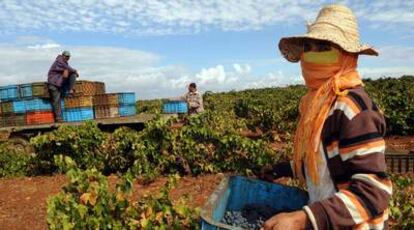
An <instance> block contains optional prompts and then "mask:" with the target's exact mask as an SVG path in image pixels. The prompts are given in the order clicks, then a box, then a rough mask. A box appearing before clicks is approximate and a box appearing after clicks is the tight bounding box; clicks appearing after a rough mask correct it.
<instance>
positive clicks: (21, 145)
mask: <svg viewBox="0 0 414 230" xmlns="http://www.w3.org/2000/svg"><path fill="white" fill-rule="evenodd" d="M8 142H9V144H10V147H11V148H13V149H15V150H18V151H19V152H23V153H25V154H27V155H32V154H34V153H35V151H34V148H33V146H32V145H30V142H29V140H28V139H27V138H25V137H10V138H9V140H8Z"/></svg>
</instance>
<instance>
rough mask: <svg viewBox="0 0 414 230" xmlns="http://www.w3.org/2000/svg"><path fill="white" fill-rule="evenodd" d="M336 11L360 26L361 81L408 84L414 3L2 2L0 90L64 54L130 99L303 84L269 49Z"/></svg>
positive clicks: (32, 77) (413, 69)
mask: <svg viewBox="0 0 414 230" xmlns="http://www.w3.org/2000/svg"><path fill="white" fill-rule="evenodd" d="M329 3H341V4H345V5H347V6H349V7H351V8H352V9H353V10H354V12H355V14H356V15H357V17H358V19H359V24H360V34H361V41H362V42H363V43H369V44H370V45H373V46H374V47H375V48H377V49H378V50H379V52H380V56H379V57H368V56H361V58H360V62H359V66H360V67H359V71H360V73H361V75H362V76H363V77H371V78H378V77H381V76H393V77H397V76H401V75H403V74H414V65H413V63H414V56H413V53H414V32H413V31H414V1H412V0H411V1H398V0H394V1H385V0H384V1H383V0H377V1H357V0H354V1H310V0H308V1H295V0H291V1H277V0H238V1H235V0H229V1H220V0H204V1H190V0H174V1H155V0H137V1H134V0H123V1H120V0H119V1H116V0H95V1H93V0H83V1H81V0H66V1H46V0H37V1H27V0H25V1H18V0H10V1H9V0H0V35H1V36H0V55H1V56H2V58H1V59H0V85H7V84H16V83H24V82H35V81H44V80H45V79H46V74H47V70H48V68H49V66H50V64H51V63H52V62H53V60H54V58H55V57H56V55H57V54H58V53H60V52H61V51H62V50H70V51H71V53H72V59H71V65H72V66H73V67H75V68H77V69H78V70H79V72H80V74H81V79H84V80H99V81H104V82H105V83H106V86H107V91H109V92H121V91H134V92H136V93H137V96H138V98H144V99H146V98H160V97H169V96H173V95H177V94H182V93H184V92H185V88H186V85H187V84H188V83H190V82H192V81H195V82H197V83H198V85H199V88H200V90H201V91H207V90H211V91H227V90H232V89H236V90H238V89H245V88H257V87H269V86H284V85H288V84H296V83H301V82H302V79H301V74H300V69H299V66H298V65H297V64H290V63H288V62H287V61H285V60H284V59H283V58H282V57H281V55H280V53H279V51H278V50H277V49H276V47H277V43H278V41H279V39H280V38H281V37H283V36H291V35H297V34H303V33H304V32H305V30H306V29H305V28H306V26H305V24H306V22H307V21H310V22H312V21H313V20H314V19H315V17H316V15H317V12H318V10H319V9H320V7H321V6H323V5H325V4H329Z"/></svg>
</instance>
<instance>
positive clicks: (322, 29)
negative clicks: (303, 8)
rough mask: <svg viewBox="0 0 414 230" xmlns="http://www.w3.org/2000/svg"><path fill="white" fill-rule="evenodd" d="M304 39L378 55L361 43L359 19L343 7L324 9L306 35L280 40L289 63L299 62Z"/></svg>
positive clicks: (353, 51)
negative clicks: (327, 42)
mask: <svg viewBox="0 0 414 230" xmlns="http://www.w3.org/2000/svg"><path fill="white" fill-rule="evenodd" d="M304 39H316V40H324V41H329V42H332V43H334V44H336V45H338V46H339V47H341V48H342V49H343V50H345V51H347V52H349V53H357V54H366V55H375V56H377V55H378V52H377V51H376V50H375V49H374V48H372V46H369V45H366V44H361V43H360V41H359V31H358V22H357V19H356V17H355V15H354V14H353V13H352V10H351V9H349V8H348V7H346V6H343V5H328V6H325V7H323V8H322V9H321V10H320V12H319V15H318V17H317V18H316V21H315V22H314V23H311V24H308V32H307V33H306V34H304V35H300V36H293V37H284V38H282V39H280V41H279V49H280V52H282V54H283V56H284V57H285V58H286V59H287V60H288V61H290V62H298V61H299V60H300V56H301V54H302V50H303V40H304Z"/></svg>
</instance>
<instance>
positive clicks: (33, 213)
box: [0, 174, 223, 230]
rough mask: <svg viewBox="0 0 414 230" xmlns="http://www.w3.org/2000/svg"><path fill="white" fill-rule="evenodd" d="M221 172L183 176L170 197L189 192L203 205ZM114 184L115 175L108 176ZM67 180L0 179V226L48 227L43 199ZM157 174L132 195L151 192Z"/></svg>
mask: <svg viewBox="0 0 414 230" xmlns="http://www.w3.org/2000/svg"><path fill="white" fill-rule="evenodd" d="M222 178H223V175H222V174H219V175H208V176H202V177H183V178H182V179H181V180H180V181H179V183H178V185H177V187H176V188H175V189H174V190H172V191H171V198H172V199H173V200H176V199H178V198H179V197H181V196H183V195H188V196H189V199H190V201H191V203H189V205H190V206H193V207H202V206H203V204H204V202H205V201H206V200H207V198H208V197H209V196H210V194H211V192H212V191H213V190H214V189H215V187H216V186H217V184H218V183H219V182H220V181H221V179H222ZM109 181H110V184H111V185H113V184H114V183H115V181H116V177H109ZM66 182H67V180H66V178H65V176H63V175H56V176H49V177H32V178H13V179H1V180H0V229H8V230H12V229H16V230H24V229H33V230H35V229H47V224H46V200H47V198H48V197H51V196H53V195H56V194H57V193H59V192H60V191H61V187H62V186H64V185H65V183H66ZM165 182H166V178H160V179H158V180H156V181H155V182H153V183H151V184H149V185H145V186H143V185H140V184H138V183H136V184H134V194H133V199H136V198H137V197H139V196H141V195H143V194H149V193H154V192H155V191H157V190H158V189H159V188H160V187H161V186H162V185H163V184H164V183H165Z"/></svg>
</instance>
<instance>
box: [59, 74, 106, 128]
mask: <svg viewBox="0 0 414 230" xmlns="http://www.w3.org/2000/svg"><path fill="white" fill-rule="evenodd" d="M75 92H76V96H67V97H65V98H64V102H63V104H64V106H63V107H64V109H63V112H62V113H63V114H62V115H63V121H66V122H79V121H86V120H92V119H94V106H93V105H94V100H93V99H94V97H95V96H96V95H98V94H104V93H105V84H104V83H103V82H94V81H77V82H76V85H75Z"/></svg>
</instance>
